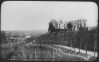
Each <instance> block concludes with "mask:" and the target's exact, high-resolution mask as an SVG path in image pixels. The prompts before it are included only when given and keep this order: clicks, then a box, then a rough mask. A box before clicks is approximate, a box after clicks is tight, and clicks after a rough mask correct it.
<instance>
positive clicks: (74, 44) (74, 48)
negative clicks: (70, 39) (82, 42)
mask: <svg viewBox="0 0 99 62" xmlns="http://www.w3.org/2000/svg"><path fill="white" fill-rule="evenodd" d="M74 51H75V43H74Z"/></svg>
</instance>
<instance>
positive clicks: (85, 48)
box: [85, 45, 87, 53]
mask: <svg viewBox="0 0 99 62" xmlns="http://www.w3.org/2000/svg"><path fill="white" fill-rule="evenodd" d="M85 49H86V53H87V46H86V45H85Z"/></svg>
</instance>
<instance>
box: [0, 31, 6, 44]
mask: <svg viewBox="0 0 99 62" xmlns="http://www.w3.org/2000/svg"><path fill="white" fill-rule="evenodd" d="M0 35H1V42H0V43H1V44H2V43H5V41H6V34H5V32H4V31H1V33H0Z"/></svg>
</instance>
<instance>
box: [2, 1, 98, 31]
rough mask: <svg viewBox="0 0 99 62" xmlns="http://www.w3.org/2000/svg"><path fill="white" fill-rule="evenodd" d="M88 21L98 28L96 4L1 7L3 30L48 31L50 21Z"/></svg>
mask: <svg viewBox="0 0 99 62" xmlns="http://www.w3.org/2000/svg"><path fill="white" fill-rule="evenodd" d="M52 18H54V19H56V20H60V19H63V21H65V20H66V21H71V20H77V19H86V20H87V25H88V26H96V25H97V23H98V22H97V21H98V7H97V4H96V3H94V2H65V1H63V2H62V1H29V2H28V1H5V2H3V3H2V6H1V30H47V29H48V22H49V21H50V19H52Z"/></svg>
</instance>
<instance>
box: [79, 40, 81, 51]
mask: <svg viewBox="0 0 99 62" xmlns="http://www.w3.org/2000/svg"><path fill="white" fill-rule="evenodd" d="M80 48H81V42H80V46H79V53H80Z"/></svg>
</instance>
